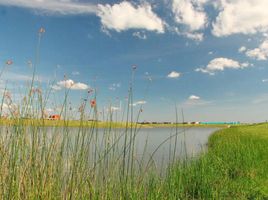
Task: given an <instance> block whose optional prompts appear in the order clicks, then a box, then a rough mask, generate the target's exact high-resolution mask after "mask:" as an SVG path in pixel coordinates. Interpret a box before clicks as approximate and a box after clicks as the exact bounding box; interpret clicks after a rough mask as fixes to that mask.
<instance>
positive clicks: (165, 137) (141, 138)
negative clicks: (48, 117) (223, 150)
mask: <svg viewBox="0 0 268 200" xmlns="http://www.w3.org/2000/svg"><path fill="white" fill-rule="evenodd" d="M3 128H4V127H2V133H3V132H5V131H4V130H3ZM4 129H6V128H4ZM216 130H218V129H217V128H185V129H183V128H178V129H177V130H176V129H175V128H144V129H140V130H139V131H138V132H137V133H136V137H135V142H134V149H135V151H134V152H135V153H134V156H135V159H137V160H138V161H141V160H143V161H144V162H147V161H149V160H153V161H154V162H155V163H156V164H157V165H158V166H164V165H166V164H168V163H169V161H170V160H171V159H173V157H174V154H175V157H176V159H179V158H183V157H185V156H187V157H192V156H196V155H198V154H199V153H200V152H201V151H205V150H206V144H207V141H208V137H209V136H210V135H211V134H212V133H213V132H215V131H216ZM31 131H33V130H32V128H29V130H28V131H27V132H29V133H30V132H31ZM35 131H36V130H35ZM37 132H39V133H43V134H40V135H46V137H47V139H48V140H51V139H52V138H54V139H55V138H56V140H60V139H62V138H63V135H65V136H66V134H67V137H68V138H69V141H70V144H71V145H70V147H71V149H72V148H74V146H75V143H76V141H77V138H78V136H80V137H81V135H84V136H85V140H86V142H88V141H91V142H88V143H87V145H91V146H92V147H90V148H89V151H88V152H89V154H92V153H93V152H96V149H98V150H97V151H98V152H101V151H102V150H104V149H105V148H106V149H107V144H108V148H109V147H110V146H111V145H112V144H114V143H116V145H115V148H114V149H115V151H114V152H115V154H121V155H122V152H123V147H124V139H125V135H126V132H125V129H112V130H110V131H107V130H106V129H97V130H94V131H92V130H90V129H86V128H84V129H79V128H67V129H64V128H55V127H54V128H52V127H49V128H40V129H38V130H37ZM10 133H12V130H11V131H10ZM176 133H177V134H176ZM1 135H2V137H3V136H4V135H3V134H1ZM127 135H128V136H129V135H130V133H129V132H127ZM176 135H177V136H176ZM29 136H30V137H31V134H29ZM42 137H43V136H42ZM29 140H31V139H29ZM176 141H177V142H176ZM175 143H176V145H175ZM105 144H106V145H105ZM175 147H176V148H175ZM89 157H92V155H89Z"/></svg>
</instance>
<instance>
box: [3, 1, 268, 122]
mask: <svg viewBox="0 0 268 200" xmlns="http://www.w3.org/2000/svg"><path fill="white" fill-rule="evenodd" d="M267 7H268V1H267V0H133V1H121V0H91V1H89V0H0V25H1V26H0V63H1V65H0V67H1V68H2V71H3V73H2V74H1V77H0V89H1V91H2V93H3V90H4V89H5V88H7V90H8V91H10V93H11V95H12V98H13V101H14V102H17V104H18V103H19V102H20V101H21V100H22V98H23V94H24V93H25V92H24V91H25V88H27V87H28V86H29V83H30V81H31V77H32V73H33V67H32V65H35V63H36V74H37V79H38V80H37V81H36V82H35V85H36V87H42V89H43V90H44V91H45V90H47V91H48V90H52V94H51V98H50V100H49V102H48V104H47V108H46V109H47V110H48V112H50V114H56V113H57V112H58V111H57V107H58V106H59V105H60V104H61V103H62V102H63V99H64V94H65V92H66V88H67V89H70V92H69V94H68V95H69V99H68V101H70V104H72V106H73V108H74V110H75V109H76V110H77V109H78V107H79V105H80V104H81V99H83V98H84V97H85V96H86V95H87V93H88V90H90V89H92V88H93V89H94V90H96V91H97V105H98V107H99V109H100V110H103V111H104V112H105V110H106V109H107V108H108V107H112V108H113V110H114V111H115V112H123V105H124V104H125V103H126V97H127V96H128V90H129V86H130V82H132V80H133V104H132V105H131V106H133V108H134V110H135V111H138V110H139V109H140V107H141V106H142V111H143V112H142V113H141V117H140V121H143V120H145V121H175V120H176V108H177V110H178V113H179V120H182V116H181V110H183V113H184V118H185V121H241V122H261V121H265V120H267V119H268V109H267V105H268V68H267V59H268V12H267V10H266V8H267ZM40 28H42V29H41V30H43V31H41V33H40ZM39 39H40V41H39ZM39 42H40V43H39ZM36 55H37V56H36ZM8 61H12V64H11V63H9V64H7V62H8ZM133 66H135V69H133Z"/></svg>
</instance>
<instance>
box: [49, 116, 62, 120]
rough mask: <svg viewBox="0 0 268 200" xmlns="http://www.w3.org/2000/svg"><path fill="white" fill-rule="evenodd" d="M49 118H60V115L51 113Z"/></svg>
mask: <svg viewBox="0 0 268 200" xmlns="http://www.w3.org/2000/svg"><path fill="white" fill-rule="evenodd" d="M49 119H51V120H60V115H50V116H49Z"/></svg>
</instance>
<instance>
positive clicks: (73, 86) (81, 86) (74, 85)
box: [57, 79, 89, 90]
mask: <svg viewBox="0 0 268 200" xmlns="http://www.w3.org/2000/svg"><path fill="white" fill-rule="evenodd" d="M57 85H58V86H59V87H64V88H68V89H72V90H87V89H88V88H89V86H88V85H86V84H84V83H80V82H78V83H75V82H74V81H73V80H71V79H69V80H63V81H59V82H57Z"/></svg>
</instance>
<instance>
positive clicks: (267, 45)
mask: <svg viewBox="0 0 268 200" xmlns="http://www.w3.org/2000/svg"><path fill="white" fill-rule="evenodd" d="M246 55H247V56H248V57H251V58H255V59H257V60H267V58H268V40H265V41H263V42H262V43H261V44H260V46H259V47H258V48H255V49H252V50H247V51H246Z"/></svg>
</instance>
